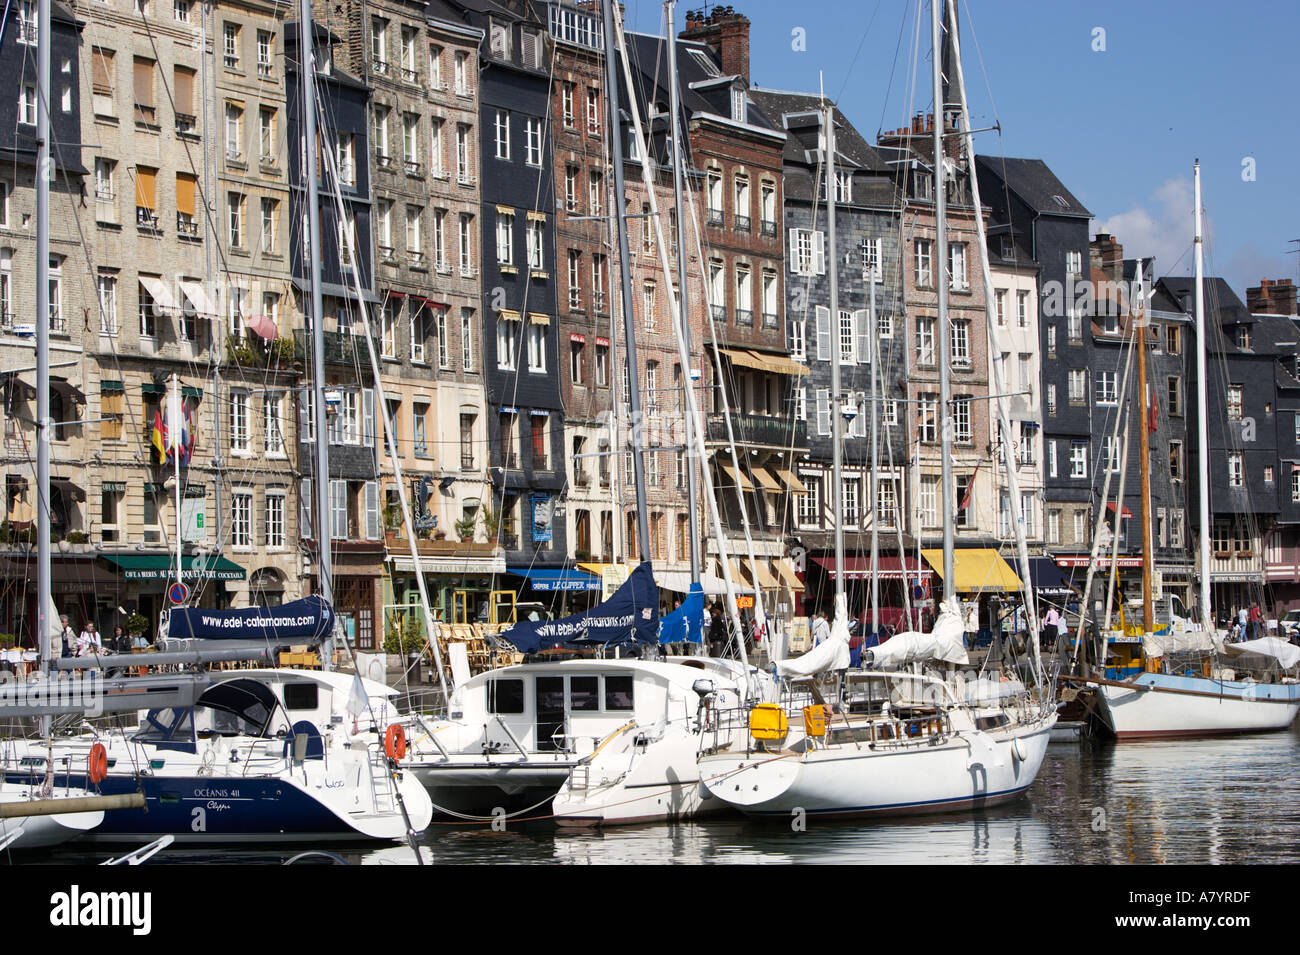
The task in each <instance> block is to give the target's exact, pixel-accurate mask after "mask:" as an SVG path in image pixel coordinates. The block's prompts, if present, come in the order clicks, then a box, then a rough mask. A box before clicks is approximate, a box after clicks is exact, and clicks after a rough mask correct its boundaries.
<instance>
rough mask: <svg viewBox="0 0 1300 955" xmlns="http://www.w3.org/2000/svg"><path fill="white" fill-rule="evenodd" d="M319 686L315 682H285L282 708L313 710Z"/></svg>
mask: <svg viewBox="0 0 1300 955" xmlns="http://www.w3.org/2000/svg"><path fill="white" fill-rule="evenodd" d="M319 689H320V688H319V687H318V686H317V685H316V684H315V683H286V684H285V685H284V708H285V709H286V710H314V709H316V706H317V700H318V694H317V691H318V690H319Z"/></svg>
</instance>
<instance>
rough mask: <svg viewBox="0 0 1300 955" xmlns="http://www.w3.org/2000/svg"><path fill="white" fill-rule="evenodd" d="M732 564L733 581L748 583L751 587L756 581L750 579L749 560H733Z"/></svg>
mask: <svg viewBox="0 0 1300 955" xmlns="http://www.w3.org/2000/svg"><path fill="white" fill-rule="evenodd" d="M730 564H731V580H732V582H733V583H740V584H748V585H749V586H751V587H752V586H753V585H754V582H753V581H752V580H750V579H749V561H747V560H732V561H730Z"/></svg>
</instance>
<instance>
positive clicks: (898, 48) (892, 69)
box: [876, 4, 919, 137]
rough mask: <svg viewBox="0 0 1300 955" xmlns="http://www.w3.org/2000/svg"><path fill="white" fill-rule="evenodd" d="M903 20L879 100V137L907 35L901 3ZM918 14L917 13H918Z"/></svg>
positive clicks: (877, 131) (904, 8)
mask: <svg viewBox="0 0 1300 955" xmlns="http://www.w3.org/2000/svg"><path fill="white" fill-rule="evenodd" d="M902 8H903V20H902V22H901V23H899V25H898V42H897V43H895V44H894V59H893V62H892V63H890V66H889V81H888V82H887V83H886V84H885V95H884V96H883V97H881V100H880V122H879V123H878V124H877V126H876V136H877V137H879V135H880V132H881V130H882V129H883V128H884V125H885V114H886V112H888V110H889V95H890V93H892V92H893V89H894V76H895V75H896V74H897V72H898V55H899V53H901V52H902V49H903V37H905V36H906V35H907V14H908V11H909V9H910V8H909V7H908V5H907V4H903V5H902ZM918 16H919V14H918Z"/></svg>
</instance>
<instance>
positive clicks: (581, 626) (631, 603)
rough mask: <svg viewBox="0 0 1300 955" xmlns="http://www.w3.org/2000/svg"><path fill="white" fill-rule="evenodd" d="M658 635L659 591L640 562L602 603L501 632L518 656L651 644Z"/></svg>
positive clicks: (647, 565)
mask: <svg viewBox="0 0 1300 955" xmlns="http://www.w3.org/2000/svg"><path fill="white" fill-rule="evenodd" d="M658 636H659V588H658V587H656V586H655V578H654V573H653V572H652V571H651V569H650V564H649V562H648V561H647V562H642V563H641V564H638V565H637V568H636V570H634V571H632V573H631V575H630V576H629V577H628V578H627V581H626V582H625V583H624V584H623V586H621V587H619V588H618V590H616V591H614V592H613V593H612V594H610V596H609V599H608V600H606V601H605V602H604V603H601V604H597V605H596V606H594V607H592V608H591V609H590V610H585V611H583V612H582V613H575V614H573V615H572V616H569V617H562V618H560V619H559V620H538V621H524V622H522V623H517V624H515V625H514V626H513V627H511V628H510V629H509V630H506V631H504V632H502V634H501V637H502V639H504V640H509V641H510V642H511V643H513V644H514V645H515V647H517V648H518V649H519V651H520V652H521V653H537V652H538V651H539V650H549V649H550V648H552V647H558V646H570V647H582V646H591V645H593V644H604V645H606V646H617V645H620V644H627V643H654V642H655V640H656V639H658Z"/></svg>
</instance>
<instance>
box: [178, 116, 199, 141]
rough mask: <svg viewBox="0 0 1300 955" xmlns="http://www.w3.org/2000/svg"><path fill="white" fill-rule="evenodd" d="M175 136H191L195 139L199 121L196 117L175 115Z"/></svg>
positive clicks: (197, 133)
mask: <svg viewBox="0 0 1300 955" xmlns="http://www.w3.org/2000/svg"><path fill="white" fill-rule="evenodd" d="M176 135H177V136H193V137H195V138H196V139H197V138H198V135H199V120H198V117H197V116H191V115H190V114H189V113H177V114H176Z"/></svg>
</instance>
